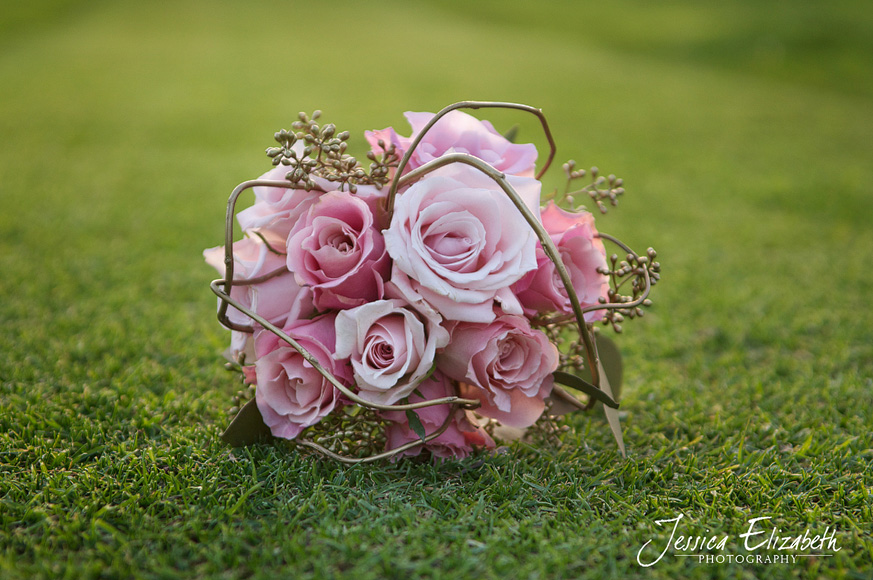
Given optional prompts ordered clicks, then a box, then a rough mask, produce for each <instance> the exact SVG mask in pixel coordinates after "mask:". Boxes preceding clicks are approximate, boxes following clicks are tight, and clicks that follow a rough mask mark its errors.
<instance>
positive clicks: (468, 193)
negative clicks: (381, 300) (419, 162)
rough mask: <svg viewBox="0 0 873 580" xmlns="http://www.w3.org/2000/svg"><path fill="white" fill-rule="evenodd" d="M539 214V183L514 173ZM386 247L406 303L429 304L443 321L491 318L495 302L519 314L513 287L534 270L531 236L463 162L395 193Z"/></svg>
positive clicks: (489, 184)
mask: <svg viewBox="0 0 873 580" xmlns="http://www.w3.org/2000/svg"><path fill="white" fill-rule="evenodd" d="M513 184H514V185H515V186H516V190H517V191H518V192H519V194H520V195H521V196H522V197H523V199H524V201H525V203H526V205H528V207H530V208H531V210H532V211H534V213H535V215H537V214H538V213H539V211H538V210H539V208H538V205H539V189H540V183H539V182H538V181H537V180H535V179H529V178H514V179H513ZM384 234H385V245H386V247H387V249H388V253H389V254H390V255H391V258H392V259H393V260H394V265H393V270H392V273H391V281H392V282H393V283H394V285H395V286H396V287H397V289H398V291H399V293H400V294H401V295H402V296H403V297H404V298H405V299H406V300H407V301H408V302H414V303H418V302H422V301H423V302H426V303H427V304H429V305H430V306H431V307H433V308H434V309H435V310H436V311H438V312H439V313H440V314H442V315H443V317H445V318H446V319H448V320H465V321H472V322H489V321H491V320H493V319H494V316H495V315H494V309H493V304H494V302H495V301H496V302H498V303H499V304H500V305H501V307H502V308H503V310H504V311H505V312H510V313H517V314H521V313H522V310H521V305H520V304H519V302H518V300H517V299H516V298H515V295H514V294H513V293H512V291H511V290H510V286H511V285H512V284H514V283H515V282H517V281H518V280H519V279H520V278H521V277H522V276H524V275H525V274H526V273H527V272H529V271H530V270H533V269H534V268H536V241H535V240H536V235H535V234H534V232H533V230H532V229H531V228H530V226H529V224H528V223H527V222H526V221H525V219H524V217H522V215H521V213H520V212H519V210H518V208H516V207H515V205H514V204H513V203H512V201H511V200H510V199H509V198H508V197H507V196H506V194H505V192H504V191H503V190H502V189H500V187H499V186H498V185H497V184H495V183H494V182H493V181H492V180H491V179H489V178H488V177H487V176H485V175H483V174H482V173H481V172H479V171H477V170H476V169H474V168H472V167H469V166H466V165H460V164H457V165H452V166H449V167H445V168H443V169H440V170H439V171H437V172H435V173H434V174H432V175H430V176H428V177H426V178H424V179H422V180H421V181H419V182H417V183H415V184H414V185H412V186H411V187H410V188H409V189H408V190H407V191H406V192H404V193H403V194H402V195H400V196H398V197H397V199H396V203H395V206H394V216H393V219H392V220H391V226H390V227H389V228H388V229H387V230H385V232H384Z"/></svg>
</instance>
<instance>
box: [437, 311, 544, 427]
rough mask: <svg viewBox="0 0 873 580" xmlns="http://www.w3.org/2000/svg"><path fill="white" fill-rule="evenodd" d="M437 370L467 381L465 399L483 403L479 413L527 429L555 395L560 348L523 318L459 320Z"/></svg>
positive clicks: (440, 358)
mask: <svg viewBox="0 0 873 580" xmlns="http://www.w3.org/2000/svg"><path fill="white" fill-rule="evenodd" d="M451 335H452V339H451V342H450V343H449V345H448V346H447V347H446V348H445V349H444V350H443V352H442V354H441V355H440V356H438V357H437V369H438V370H440V371H442V372H443V373H445V374H446V375H447V376H448V377H450V378H452V379H455V380H456V381H459V382H460V383H465V384H466V385H468V387H466V388H464V389H463V390H462V393H463V395H464V396H465V397H470V398H475V399H478V400H480V401H481V402H482V406H481V407H480V408H479V409H478V410H477V412H478V413H479V414H480V415H482V416H484V417H491V418H493V419H497V420H498V421H500V422H501V423H503V424H504V425H509V426H510V427H528V426H530V425H532V424H533V423H534V422H535V421H536V420H537V419H538V418H539V417H540V415H542V413H543V410H544V408H545V404H544V403H543V400H544V399H545V398H546V397H547V396H548V395H549V393H551V391H552V386H553V380H552V373H553V372H554V371H555V369H557V367H558V349H557V348H555V345H553V344H552V343H551V342H549V339H548V338H547V337H546V335H545V334H543V333H542V332H540V331H539V330H535V329H532V328H531V327H530V324H529V323H528V321H527V319H526V318H524V317H523V316H512V315H503V316H500V317H499V318H497V319H496V320H495V321H494V322H492V323H490V324H470V323H458V324H457V325H456V326H455V327H454V328H453V329H451Z"/></svg>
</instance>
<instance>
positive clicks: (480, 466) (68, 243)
mask: <svg viewBox="0 0 873 580" xmlns="http://www.w3.org/2000/svg"><path fill="white" fill-rule="evenodd" d="M22 6H24V3H22ZM27 6H28V7H27V8H16V9H12V8H10V9H9V11H8V12H7V11H5V10H6V7H4V13H3V14H4V17H5V18H6V20H3V22H0V32H2V35H0V36H2V38H0V47H2V50H0V86H2V87H3V90H2V91H0V132H2V135H3V139H2V140H0V200H2V202H3V203H2V206H3V211H2V212H0V272H2V273H3V275H4V287H5V291H4V292H3V299H2V301H0V323H2V332H0V354H2V356H0V577H3V578H11V579H17V578H115V577H121V578H128V577H132V578H174V577H177V578H185V579H191V578H216V577H220V578H274V577H280V576H284V577H293V578H324V577H331V576H338V575H343V574H345V575H347V576H350V577H355V578H360V579H365V578H385V577H389V578H390V577H397V578H409V577H424V578H483V579H484V578H536V577H539V578H627V577H639V576H646V577H654V578H677V577H691V578H710V577H713V578H754V577H761V576H763V575H765V574H766V575H767V576H768V577H773V578H794V577H804V578H806V577H813V578H815V577H824V578H865V577H869V575H870V572H871V569H873V544H871V540H870V538H871V535H873V513H871V505H873V502H871V500H870V493H871V489H873V470H871V469H870V465H871V462H873V451H871V450H873V436H871V431H873V406H871V403H870V393H871V390H873V314H871V312H873V310H871V309H870V308H869V288H871V287H873V270H871V268H870V266H869V265H870V263H871V262H873V231H871V229H870V227H869V221H870V216H871V215H873V197H871V196H870V188H871V185H870V184H871V183H873V165H871V163H870V159H871V158H873V144H871V140H870V135H871V134H873V107H871V98H873V83H871V78H873V77H871V76H870V74H869V71H870V70H871V68H870V67H871V58H873V57H871V55H873V50H871V47H870V43H871V39H873V22H871V18H870V14H871V12H870V11H869V10H867V7H866V5H865V4H864V3H862V2H851V1H840V2H835V3H827V4H824V3H823V4H821V5H818V4H815V3H805V4H803V5H800V4H798V3H790V4H788V3H781V2H770V1H768V2H738V3H715V2H679V1H675V2H667V3H651V2H641V1H631V0H622V1H620V2H615V3H612V2H611V3H591V4H590V5H589V4H587V3H583V4H578V3H575V2H569V1H567V2H559V3H530V2H524V3H522V2H518V3H511V2H500V3H498V2H489V1H484V2H477V3H469V2H465V3H455V2H450V1H448V0H446V1H440V2H435V3H428V4H427V5H426V6H423V5H420V4H419V3H404V2H399V1H397V2H385V3H382V2H375V3H373V2H366V3H352V2H340V3H330V4H329V5H324V6H322V5H317V4H313V3H284V4H283V3H276V2H269V3H267V2H250V3H245V4H242V3H232V2H217V3H209V4H208V5H207V4H206V3H205V2H200V1H198V0H184V1H182V2H176V3H173V4H172V5H167V6H163V7H161V9H156V8H155V7H154V6H150V5H149V4H148V3H132V2H117V3H110V2H89V3H74V2H51V3H28V4H27ZM40 7H43V8H42V9H40ZM304 24H306V26H307V28H306V29H305V30H306V31H307V32H306V33H305V34H304V33H303V32H302V30H303V29H304V28H303V25H304ZM295 31H296V32H295ZM322 38H323V39H324V40H322ZM773 47H775V48H773ZM467 98H476V99H492V98H493V99H500V100H507V101H516V102H524V103H528V104H531V105H535V106H539V107H542V108H543V109H544V110H545V112H546V114H547V116H548V118H549V121H550V123H551V124H552V125H553V129H554V135H555V139H556V142H557V143H558V147H559V150H558V158H559V159H567V158H570V157H572V158H575V159H577V160H578V161H579V163H580V166H582V167H590V166H591V165H594V164H596V165H598V166H600V167H608V168H609V169H610V171H615V172H616V173H618V174H620V175H621V176H622V177H623V178H624V183H623V184H622V185H621V187H624V186H625V185H626V187H627V194H625V195H623V196H622V198H621V203H620V207H619V208H618V209H617V210H614V211H610V212H609V214H608V215H606V216H600V217H599V219H598V227H599V228H600V229H601V230H603V231H605V232H607V233H612V234H615V235H616V236H618V237H620V238H621V239H622V240H624V241H626V242H627V243H628V244H629V245H630V246H631V247H633V248H638V249H644V248H645V247H646V246H647V245H652V246H654V247H656V248H657V249H658V260H659V261H660V262H661V264H662V265H663V275H664V282H663V283H662V284H659V285H658V286H657V288H656V289H655V295H654V299H655V300H654V305H653V306H652V308H651V310H650V311H649V312H647V314H646V316H645V317H644V318H643V319H641V320H637V321H634V324H633V325H630V326H628V328H627V329H626V332H624V333H622V334H621V335H619V336H617V337H616V342H617V343H618V344H619V346H620V347H621V349H622V354H623V355H624V377H623V384H624V386H623V388H622V395H623V401H622V406H621V411H622V421H623V425H624V429H625V441H626V443H627V444H628V459H621V458H620V457H619V455H618V453H617V450H616V449H615V445H614V442H613V441H612V436H611V434H610V432H609V428H608V426H607V424H606V422H605V421H604V420H603V419H602V417H601V415H600V414H599V413H597V414H588V415H578V416H577V417H575V418H573V419H571V424H572V426H573V427H574V430H573V431H562V432H560V433H558V437H559V438H560V440H561V442H562V445H561V446H560V447H543V446H531V445H527V444H524V443H519V444H516V445H514V446H513V447H512V448H511V449H510V450H509V452H507V453H502V454H496V455H494V456H480V457H473V458H469V459H467V460H464V461H461V462H457V463H443V464H437V465H431V464H428V463H425V464H421V463H417V462H409V461H407V462H401V463H397V464H390V463H388V464H379V465H366V466H355V467H349V466H344V465H338V464H335V463H332V462H330V461H327V460H322V459H318V458H313V457H310V456H305V455H300V454H298V453H297V452H295V451H291V450H289V449H288V448H287V447H286V446H284V445H281V444H270V445H258V446H253V447H250V448H244V449H239V450H231V449H230V448H228V447H227V446H225V445H224V444H223V443H222V442H221V440H220V433H221V431H222V430H223V429H224V427H226V426H227V424H228V422H229V420H230V416H229V414H228V413H227V409H226V407H227V406H228V405H230V404H231V398H232V396H233V394H234V393H235V392H236V391H237V389H238V388H239V385H238V384H237V383H235V382H234V380H233V379H232V378H231V376H230V375H229V374H228V373H226V372H225V371H224V370H223V368H222V362H223V361H222V359H221V352H222V350H223V349H224V348H225V347H226V343H227V340H228V336H227V334H226V333H225V331H223V330H222V329H221V328H220V327H219V326H218V323H217V321H216V319H215V297H214V296H213V295H212V293H211V292H210V291H209V289H208V282H209V280H210V279H212V278H213V277H216V274H215V272H213V271H212V270H211V269H210V268H208V267H207V266H206V265H204V264H203V263H202V260H201V256H200V252H201V251H202V249H203V248H204V247H208V246H214V245H219V244H221V243H222V232H223V217H224V211H225V207H224V206H225V203H226V200H227V196H228V195H229V193H230V191H231V190H232V188H233V187H234V186H235V185H236V184H237V183H239V182H241V181H244V180H246V179H250V178H253V177H256V176H258V175H260V174H261V173H263V172H265V171H266V170H268V169H269V168H270V162H269V160H267V159H265V158H264V156H263V154H262V150H263V147H264V136H265V135H269V134H270V133H271V132H272V131H274V130H275V128H276V127H281V126H288V123H289V122H292V121H293V119H294V115H296V112H297V111H299V110H315V109H316V108H323V109H324V110H326V111H328V112H329V113H330V116H331V120H332V121H333V122H335V123H336V125H337V126H338V127H342V128H343V129H347V130H348V131H349V132H350V134H351V138H350V139H349V141H348V143H349V151H350V154H355V155H357V156H358V157H360V158H363V157H362V155H365V153H366V145H365V143H364V139H363V135H362V131H363V130H364V129H380V128H383V127H385V126H388V125H394V126H395V127H397V128H398V129H401V128H403V120H402V117H401V114H400V113H401V112H402V111H404V110H430V111H435V110H437V109H439V108H440V107H442V106H444V105H446V104H449V103H451V102H454V101H457V100H461V99H467ZM489 113H490V112H489ZM487 117H488V118H489V119H491V120H492V121H494V123H495V126H496V127H497V128H498V130H506V129H507V128H509V127H511V126H512V125H513V124H515V123H518V124H519V133H518V138H517V140H518V141H519V142H524V141H525V140H527V139H534V140H535V141H536V142H537V144H538V145H539V146H540V147H542V146H543V143H540V142H539V141H537V140H538V139H541V138H540V137H539V135H540V132H539V129H538V127H537V125H536V120H528V119H526V118H523V117H522V118H519V117H518V116H516V115H513V114H511V113H506V114H504V113H503V112H497V111H495V112H494V115H491V114H488V115H487ZM564 177H565V176H563V175H562V174H561V172H560V170H553V171H552V172H550V174H549V175H547V177H546V180H547V184H546V190H551V189H554V188H563V185H564V183H563V178H564ZM610 189H615V188H612V187H611V188H610ZM604 199H605V198H604ZM679 512H682V513H684V514H685V516H686V521H689V520H690V522H691V523H689V525H688V527H689V530H693V531H695V532H696V533H704V532H705V533H706V534H708V535H709V534H712V535H719V536H721V535H730V536H731V537H733V538H736V537H737V535H738V534H740V533H742V532H744V531H745V530H746V528H747V520H748V519H749V518H752V517H760V516H771V517H772V518H773V519H772V522H773V524H774V526H777V527H779V528H780V529H781V530H782V532H783V533H786V534H792V533H802V532H803V530H804V529H806V528H812V529H813V530H815V529H819V530H820V531H824V527H825V526H830V527H831V528H832V529H836V530H837V541H838V543H839V546H840V547H841V550H840V551H839V552H836V553H835V554H834V555H833V556H832V557H829V558H803V559H802V561H800V562H798V563H796V564H792V565H783V566H771V567H767V568H766V569H765V568H763V567H761V566H755V565H751V566H750V565H738V564H730V565H728V564H722V565H712V564H710V565H706V564H697V563H696V562H693V561H690V560H689V559H687V558H678V557H670V556H668V557H665V558H664V560H662V561H661V562H659V563H658V564H657V565H655V566H653V567H651V568H647V569H642V568H640V567H639V566H638V565H637V563H636V554H637V551H638V550H639V549H640V547H641V546H642V545H643V544H644V543H645V542H646V541H647V540H649V539H650V538H653V537H656V538H658V539H660V540H663V539H664V537H663V534H660V535H659V533H658V530H657V528H656V527H655V525H654V521H655V520H658V519H664V518H671V517H675V515H676V514H677V513H679ZM707 530H708V531H707Z"/></svg>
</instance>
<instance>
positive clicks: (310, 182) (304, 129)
mask: <svg viewBox="0 0 873 580" xmlns="http://www.w3.org/2000/svg"><path fill="white" fill-rule="evenodd" d="M320 117H321V111H315V112H313V113H312V116H311V117H310V116H308V115H307V114H306V113H303V112H301V113H298V115H297V120H296V121H294V122H293V123H292V124H291V131H287V130H285V129H282V130H281V131H278V132H277V133H275V134H274V135H273V138H274V139H275V140H276V142H277V143H279V147H270V148H268V149H267V157H270V158H271V159H272V160H273V165H277V166H278V165H284V166H286V167H289V168H290V169H291V170H290V171H289V172H288V173H286V174H285V179H287V180H288V181H290V182H291V183H293V184H295V185H298V186H301V187H303V188H304V189H305V190H306V191H310V190H312V189H313V188H314V187H316V183H315V180H314V178H315V177H321V178H323V179H326V180H327V181H330V182H332V183H335V184H337V185H336V188H337V189H338V190H340V191H342V190H344V189H346V188H347V189H348V190H349V191H350V192H351V193H356V192H357V189H358V188H357V186H358V185H374V186H376V187H377V188H378V189H381V188H382V187H383V186H384V185H385V184H386V183H388V181H389V180H390V179H391V169H392V168H394V167H397V165H398V163H399V162H400V156H399V155H397V153H396V148H395V147H394V145H393V144H391V145H386V144H385V142H384V141H382V140H380V141H379V147H380V148H381V149H382V155H381V156H377V155H376V154H375V153H373V152H372V151H370V152H369V153H367V159H369V160H370V161H371V163H370V168H369V171H366V170H365V169H364V168H363V167H362V166H361V164H360V163H359V162H358V160H357V159H356V158H355V157H353V156H351V155H349V154H347V153H346V149H347V147H348V144H347V143H346V142H347V141H348V139H349V132H348V131H341V132H339V133H337V129H336V125H334V124H332V123H329V124H327V125H324V126H320V125H319V124H318V123H317V122H316V121H317V120H318V119H319V118H320Z"/></svg>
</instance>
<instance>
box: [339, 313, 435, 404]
mask: <svg viewBox="0 0 873 580" xmlns="http://www.w3.org/2000/svg"><path fill="white" fill-rule="evenodd" d="M440 322H441V320H440V318H439V316H437V315H435V314H434V313H418V312H415V311H413V310H411V309H410V308H408V307H406V305H405V303H404V302H403V301H402V300H378V301H376V302H370V303H369V304H364V305H362V306H358V307H357V308H353V309H351V310H343V311H341V312H340V313H339V314H338V315H337V317H336V336H337V340H336V357H337V358H341V359H342V358H346V359H348V358H351V362H352V368H353V369H354V372H355V383H356V384H357V386H358V395H360V397H361V398H363V399H365V400H367V401H371V402H373V403H379V404H383V405H391V404H393V403H395V402H397V401H399V400H400V399H403V398H404V397H406V396H408V395H409V394H410V393H411V392H412V391H413V390H415V388H416V386H417V385H418V383H419V382H420V381H421V380H422V379H423V378H424V377H426V376H427V374H428V373H429V372H430V370H431V368H432V367H433V361H434V355H435V354H436V350H437V349H438V348H442V347H444V346H445V345H446V343H448V341H449V333H448V332H447V331H446V329H444V328H443V327H442V326H440Z"/></svg>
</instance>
